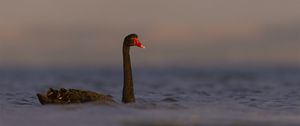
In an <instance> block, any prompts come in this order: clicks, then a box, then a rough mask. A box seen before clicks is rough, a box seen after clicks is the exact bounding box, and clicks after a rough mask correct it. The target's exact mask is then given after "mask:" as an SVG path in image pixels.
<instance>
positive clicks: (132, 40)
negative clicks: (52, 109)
mask: <svg viewBox="0 0 300 126" xmlns="http://www.w3.org/2000/svg"><path fill="white" fill-rule="evenodd" d="M130 46H137V47H140V48H145V46H144V45H142V43H141V42H140V41H139V39H138V36H137V35H136V34H130V35H127V36H126V37H125V39H124V43H123V71H124V85H123V96H122V102H123V103H134V102H135V97H134V89H133V80H132V71H131V62H130V55H129V50H130ZM37 97H38V99H39V101H40V103H41V104H42V105H45V104H72V103H85V102H97V103H103V104H109V103H115V101H114V100H113V99H112V96H110V95H105V94H101V93H96V92H92V91H87V90H79V89H64V88H61V89H59V90H55V89H52V88H49V90H48V91H47V93H46V94H37Z"/></svg>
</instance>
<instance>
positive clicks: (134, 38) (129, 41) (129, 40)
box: [124, 34, 145, 48]
mask: <svg viewBox="0 0 300 126" xmlns="http://www.w3.org/2000/svg"><path fill="white" fill-rule="evenodd" d="M124 42H125V44H126V45H128V46H137V47H140V48H145V46H144V45H143V44H142V43H141V42H140V40H139V37H138V35H137V34H129V35H127V36H126V37H125V41H124Z"/></svg>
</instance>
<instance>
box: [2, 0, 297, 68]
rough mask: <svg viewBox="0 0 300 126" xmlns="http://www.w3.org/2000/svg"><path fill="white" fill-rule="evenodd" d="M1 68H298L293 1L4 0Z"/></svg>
mask: <svg viewBox="0 0 300 126" xmlns="http://www.w3.org/2000/svg"><path fill="white" fill-rule="evenodd" d="M0 15H1V20H0V61H1V62H0V66H33V67H34V66H42V67H43V66H45V67H48V66H50V67H51V66H100V67H102V66H115V65H120V64H121V63H122V62H121V46H122V41H123V38H124V36H125V35H127V34H129V33H137V34H139V35H140V39H141V41H142V42H144V44H145V46H146V47H147V48H146V49H144V50H142V49H138V48H135V49H133V52H132V58H133V62H134V64H136V65H138V66H176V65H180V66H184V65H195V66H205V65H237V64H238V65H239V64H241V65H243V64H250V65H252V64H257V65H259V64H264V65H265V64H271V65H272V64H274V65H296V66H300V37H299V36H300V23H299V22H300V1H297V0H185V1H183V0H151V1H145V0H131V1H124V0H84V1H82V0H26V1H22V0H2V1H1V2H0Z"/></svg>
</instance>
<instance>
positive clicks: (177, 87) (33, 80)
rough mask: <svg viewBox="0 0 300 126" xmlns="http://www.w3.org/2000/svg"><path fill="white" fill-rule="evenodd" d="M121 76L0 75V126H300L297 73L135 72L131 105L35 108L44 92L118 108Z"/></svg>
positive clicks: (111, 72) (109, 72) (85, 72)
mask: <svg viewBox="0 0 300 126" xmlns="http://www.w3.org/2000/svg"><path fill="white" fill-rule="evenodd" d="M122 82H123V81H122V71H120V70H119V69H118V70H117V69H109V68H107V69H81V70H70V69H59V70H58V69H57V70H24V69H23V70H13V69H2V70H1V72H0V105H1V106H0V107H1V108H0V112H1V113H0V126H19V125H22V126H35V125H42V126H53V125H68V126H71V125H72V126H82V125H88V126H95V125H97V126H200V125H201V126H202V125H213V126H215V125H222V126H223V125H230V126H231V125H234V126H240V125H243V126H245V125H249V126H250V125H251V126H253V125H272V126H274V125H275V126H276V125H291V126H292V125H300V69H295V68H261V69H259V68H256V69H250V68H249V69H238V68H222V69H217V68H214V69H209V68H207V69H201V68H197V69H192V68H168V69H158V68H157V69H153V68H143V69H135V70H134V82H135V92H136V97H137V103H135V104H128V105H123V104H117V105H113V106H103V105H97V104H92V103H91V104H78V105H62V106H57V105H47V106H42V105H40V104H39V102H38V100H37V98H36V96H35V94H36V93H42V92H45V91H46V90H47V88H49V87H53V88H60V87H65V88H80V89H88V90H92V91H97V92H103V93H106V94H110V95H112V96H113V97H114V99H115V100H116V101H121V91H122Z"/></svg>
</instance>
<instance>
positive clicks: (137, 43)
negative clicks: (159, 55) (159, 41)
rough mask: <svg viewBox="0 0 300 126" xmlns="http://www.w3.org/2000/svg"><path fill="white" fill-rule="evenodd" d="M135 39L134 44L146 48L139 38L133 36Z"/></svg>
mask: <svg viewBox="0 0 300 126" xmlns="http://www.w3.org/2000/svg"><path fill="white" fill-rule="evenodd" d="M132 39H133V42H134V45H135V46H137V47H140V48H146V47H145V46H144V45H143V44H142V43H141V42H140V40H139V39H138V38H132Z"/></svg>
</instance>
